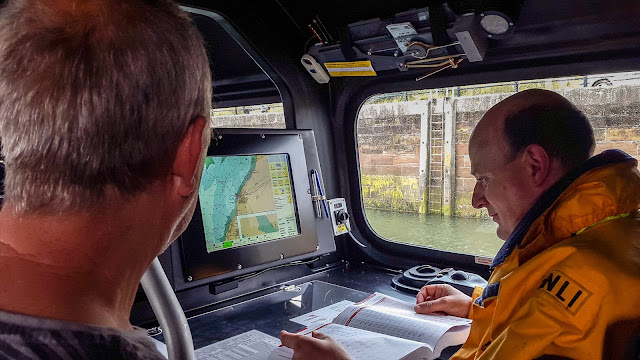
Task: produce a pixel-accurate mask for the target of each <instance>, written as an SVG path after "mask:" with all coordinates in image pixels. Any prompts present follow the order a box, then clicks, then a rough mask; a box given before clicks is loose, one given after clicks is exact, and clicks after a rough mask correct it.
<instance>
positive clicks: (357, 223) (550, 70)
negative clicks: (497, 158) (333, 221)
mask: <svg viewBox="0 0 640 360" xmlns="http://www.w3.org/2000/svg"><path fill="white" fill-rule="evenodd" d="M636 61H637V60H636ZM523 65H526V63H525V64H522V63H518V64H515V66H514V67H513V68H508V69H499V68H498V67H492V66H488V69H486V71H483V72H473V67H474V66H473V64H472V65H471V66H469V68H467V69H468V70H467V69H465V68H463V67H461V68H460V69H459V71H457V72H453V71H450V72H449V73H448V74H443V75H442V76H439V77H438V76H435V77H431V78H427V79H426V80H423V81H422V82H417V81H415V75H416V74H415V73H411V74H410V76H408V75H409V74H407V73H399V74H391V75H390V76H385V77H380V78H373V79H363V80H353V81H350V82H349V81H346V82H345V86H344V87H343V88H342V89H341V90H342V91H341V92H340V94H339V96H338V100H337V101H336V102H335V103H336V104H337V109H336V114H342V116H336V117H337V119H336V122H337V123H338V124H339V127H340V125H341V127H342V129H343V131H342V134H343V139H344V142H343V144H344V148H343V149H340V148H338V149H336V150H337V153H340V152H341V151H342V152H343V153H344V154H346V156H345V157H344V159H338V164H337V165H336V166H337V167H339V168H341V167H342V166H344V168H346V169H348V171H347V179H346V181H345V182H343V183H342V184H341V189H342V190H343V193H345V194H348V198H347V203H348V204H350V211H351V224H352V232H353V233H354V235H355V236H356V237H358V238H359V239H363V240H364V242H366V244H367V245H369V246H368V248H361V249H360V251H357V252H352V253H348V255H347V256H348V260H352V261H358V262H373V263H376V264H378V265H383V266H386V267H391V268H408V267H411V266H415V265H418V264H423V263H429V264H433V265H436V266H437V265H440V266H446V267H451V266H452V267H456V268H461V269H465V270H469V271H475V272H477V273H478V274H480V275H482V276H488V274H489V273H490V270H489V265H486V260H487V258H485V257H482V256H477V255H470V254H462V253H453V252H449V251H445V250H438V249H433V248H428V247H423V246H419V245H412V244H408V243H400V242H395V241H392V240H387V239H384V238H382V237H380V236H379V235H378V234H377V233H376V232H375V231H374V230H373V229H372V228H371V225H370V224H369V221H368V220H367V218H366V214H365V209H364V200H363V198H362V184H361V173H360V166H359V164H360V159H359V152H358V139H357V121H358V114H359V113H360V110H361V108H362V106H363V105H364V104H365V102H366V101H367V99H369V98H370V97H371V96H375V95H377V94H386V93H394V92H402V91H413V90H428V89H437V88H447V87H455V86H467V85H481V84H487V83H499V82H511V81H521V80H522V81H524V80H536V79H542V78H555V77H567V76H573V75H576V74H585V75H592V74H598V73H613V72H624V71H639V70H640V69H639V68H638V66H637V64H634V61H633V57H621V58H615V59H609V60H594V61H589V62H582V63H571V62H564V63H553V64H548V63H540V64H538V65H537V66H533V67H526V68H523V67H521V66H523ZM519 66H520V67H519ZM345 197H347V196H345ZM348 246H349V247H350V248H354V245H351V244H350V245H348ZM416 249H420V251H415V250H416ZM483 260H484V261H483Z"/></svg>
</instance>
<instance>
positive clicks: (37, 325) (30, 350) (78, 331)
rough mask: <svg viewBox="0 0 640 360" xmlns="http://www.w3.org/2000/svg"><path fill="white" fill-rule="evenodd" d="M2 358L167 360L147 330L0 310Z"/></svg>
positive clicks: (0, 347) (0, 351)
mask: <svg viewBox="0 0 640 360" xmlns="http://www.w3.org/2000/svg"><path fill="white" fill-rule="evenodd" d="M0 359H2V360H4V359H12V360H23V359H24V360H26V359H29V360H32V359H37V360H40V359H42V360H67V359H74V360H75V359H92V360H95V359H140V360H159V359H162V360H166V358H165V357H164V356H162V355H161V354H160V353H159V352H158V350H156V347H155V345H154V343H153V342H152V341H151V338H149V337H148V336H147V333H146V331H145V330H144V329H140V328H137V329H132V330H131V331H123V330H119V329H113V328H107V327H101V326H92V325H84V324H77V323H71V322H65V321H58V320H52V319H45V318H38V317H33V316H27V315H19V314H14V313H9V312H4V311H0Z"/></svg>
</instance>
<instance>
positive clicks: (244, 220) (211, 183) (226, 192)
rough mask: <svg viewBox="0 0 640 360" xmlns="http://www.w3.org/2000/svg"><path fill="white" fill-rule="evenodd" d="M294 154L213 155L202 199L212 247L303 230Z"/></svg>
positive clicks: (234, 245)
mask: <svg viewBox="0 0 640 360" xmlns="http://www.w3.org/2000/svg"><path fill="white" fill-rule="evenodd" d="M289 164H290V163H289V155H288V154H270V155H247V156H238V155H234V156H208V157H207V158H206V161H205V165H204V171H203V173H202V180H201V182H200V190H199V193H198V195H199V199H200V210H201V212H202V222H203V227H204V234H205V241H206V245H207V252H209V253H211V252H214V251H218V250H223V249H228V248H237V247H241V246H246V245H252V244H257V243H261V242H265V241H270V240H277V239H282V238H285V237H290V236H296V235H299V234H300V230H299V226H298V222H299V221H298V215H297V213H296V207H295V205H294V204H295V201H294V200H295V199H294V192H293V184H292V180H291V171H290V165H289Z"/></svg>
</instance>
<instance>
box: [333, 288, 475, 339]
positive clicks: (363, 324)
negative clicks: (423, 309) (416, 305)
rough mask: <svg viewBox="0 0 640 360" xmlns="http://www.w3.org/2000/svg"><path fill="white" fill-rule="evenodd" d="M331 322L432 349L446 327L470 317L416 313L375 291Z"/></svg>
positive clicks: (458, 323)
mask: <svg viewBox="0 0 640 360" xmlns="http://www.w3.org/2000/svg"><path fill="white" fill-rule="evenodd" d="M334 322H335V323H337V324H342V325H346V326H352V327H357V328H360V329H364V330H369V331H374V332H377V333H381V334H386V335H391V336H397V337H402V338H405V339H410V340H414V341H418V342H421V343H425V344H428V345H429V346H430V347H431V348H432V349H433V348H435V346H436V344H437V343H438V340H439V339H440V338H441V337H442V335H443V334H444V333H446V332H447V331H448V330H449V329H451V328H453V327H455V326H461V325H467V324H469V323H470V322H471V320H469V319H463V318H458V317H455V316H445V315H423V314H416V312H415V311H414V310H413V304H410V303H408V302H406V301H402V300H398V299H394V298H391V297H388V296H386V295H383V294H380V293H375V294H373V295H372V296H370V297H369V298H367V299H365V300H364V301H361V302H360V303H358V304H356V305H352V306H349V307H347V309H346V310H345V311H343V312H342V313H341V314H340V315H338V316H337V317H336V318H335V320H334Z"/></svg>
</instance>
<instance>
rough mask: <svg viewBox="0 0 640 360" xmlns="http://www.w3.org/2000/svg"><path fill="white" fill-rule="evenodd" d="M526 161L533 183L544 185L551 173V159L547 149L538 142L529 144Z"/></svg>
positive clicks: (525, 152)
mask: <svg viewBox="0 0 640 360" xmlns="http://www.w3.org/2000/svg"><path fill="white" fill-rule="evenodd" d="M524 155H525V156H524V161H525V166H526V171H527V175H529V179H530V181H531V185H533V186H536V187H540V186H543V185H544V184H545V183H546V182H547V180H548V177H549V175H550V171H551V159H550V158H549V154H547V152H546V151H545V149H544V148H543V147H542V146H540V145H537V144H533V145H529V146H527V148H526V149H525V150H524Z"/></svg>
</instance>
